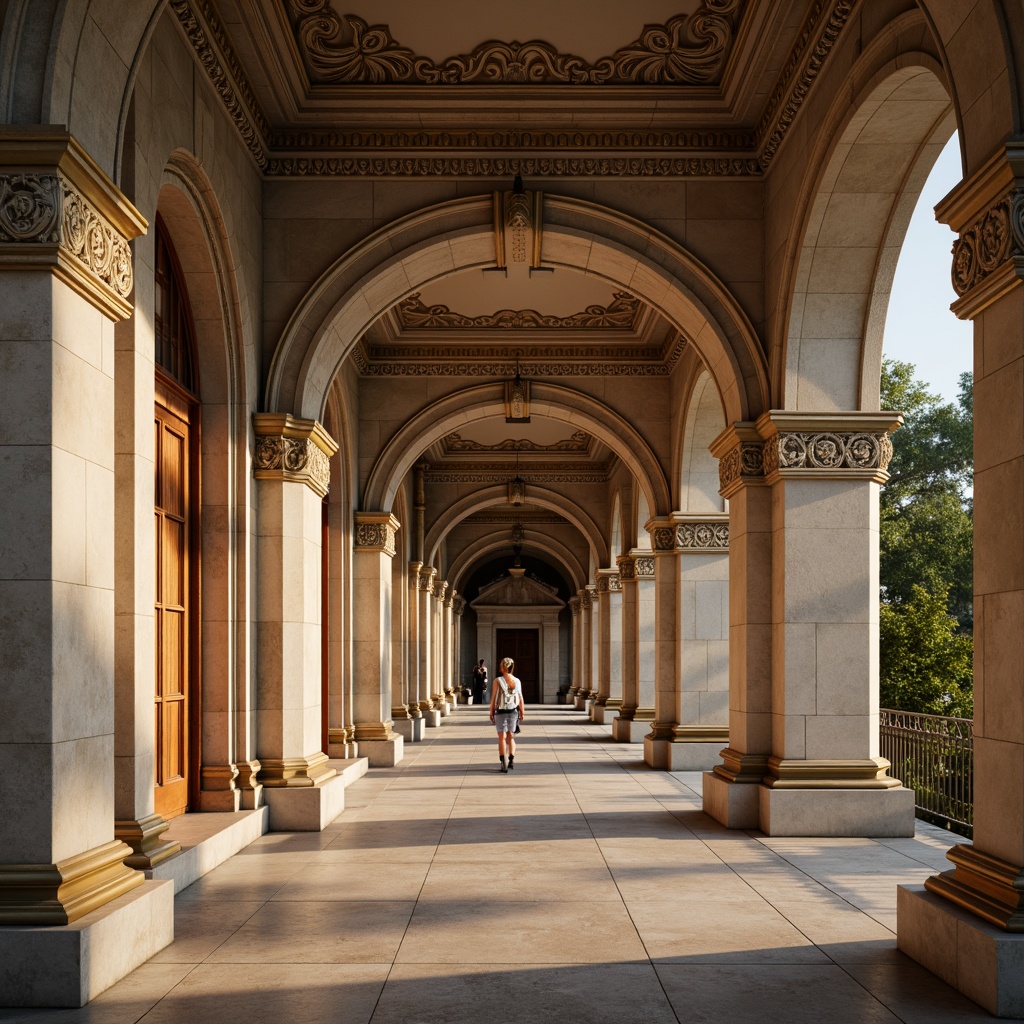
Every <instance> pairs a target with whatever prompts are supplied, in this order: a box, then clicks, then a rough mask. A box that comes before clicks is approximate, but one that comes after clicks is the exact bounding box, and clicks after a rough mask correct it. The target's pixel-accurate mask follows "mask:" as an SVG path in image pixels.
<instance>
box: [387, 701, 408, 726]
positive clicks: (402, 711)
mask: <svg viewBox="0 0 1024 1024" xmlns="http://www.w3.org/2000/svg"><path fill="white" fill-rule="evenodd" d="M410 718H412V715H410V714H409V705H408V704H396V705H394V707H392V709H391V720H392V721H393V722H408V721H409V719H410Z"/></svg>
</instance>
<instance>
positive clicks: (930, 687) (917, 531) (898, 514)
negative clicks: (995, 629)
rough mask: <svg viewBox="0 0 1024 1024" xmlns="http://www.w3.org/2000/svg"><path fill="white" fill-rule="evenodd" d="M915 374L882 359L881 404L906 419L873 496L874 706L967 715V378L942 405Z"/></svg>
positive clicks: (971, 424)
mask: <svg viewBox="0 0 1024 1024" xmlns="http://www.w3.org/2000/svg"><path fill="white" fill-rule="evenodd" d="M915 373H916V369H915V367H914V366H913V365H912V364H910V363H901V362H896V361H894V360H890V359H886V360H884V361H883V363H882V382H881V383H882V408H884V409H898V410H900V411H901V412H902V413H903V415H904V419H905V423H904V426H903V427H901V428H900V429H899V430H897V431H896V432H895V433H894V434H893V437H892V442H893V458H892V462H891V463H890V466H889V473H890V479H889V482H888V483H887V484H886V485H885V487H884V488H883V489H882V496H881V500H880V503H879V519H880V522H879V528H880V533H881V536H880V554H881V563H880V576H881V584H882V594H881V597H882V610H881V622H882V626H881V631H880V660H881V675H882V705H883V706H884V707H891V708H898V709H901V710H905V711H920V712H926V713H933V714H955V715H966V716H969V715H970V713H971V694H972V689H971V648H972V640H971V635H970V634H971V630H972V628H973V625H974V619H973V606H972V591H973V582H972V577H973V564H974V561H973V535H974V525H973V515H972V513H973V508H972V499H971V496H970V486H971V476H972V472H973V434H974V418H973V401H972V379H971V375H970V374H969V373H965V374H962V375H961V377H960V394H959V397H958V401H957V402H956V403H955V404H954V403H943V402H942V401H941V400H940V399H939V398H938V397H936V396H935V395H932V394H930V393H929V392H928V390H927V385H925V384H924V383H922V382H921V381H919V380H917V379H916V377H915ZM964 652H966V654H965V653H964Z"/></svg>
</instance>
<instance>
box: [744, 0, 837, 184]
mask: <svg viewBox="0 0 1024 1024" xmlns="http://www.w3.org/2000/svg"><path fill="white" fill-rule="evenodd" d="M855 2H856V0H838V2H837V0H818V2H817V3H816V4H815V5H814V8H813V9H812V10H811V13H810V14H809V15H808V17H807V19H806V20H805V21H804V26H803V29H802V31H801V33H800V38H799V39H798V40H797V42H796V43H795V44H794V46H793V48H792V50H791V51H790V55H789V61H788V62H787V64H786V66H785V67H784V68H783V70H782V73H781V74H780V75H779V80H778V84H777V85H776V87H775V91H774V92H773V93H772V96H771V99H770V100H769V101H768V105H767V107H766V108H765V112H764V114H763V116H762V117H761V120H760V122H759V124H758V126H757V136H758V139H759V142H760V149H761V160H760V163H761V167H762V168H767V167H768V165H769V164H770V163H771V161H772V158H773V157H774V156H775V154H776V152H777V151H778V148H779V146H780V145H781V144H782V140H783V138H785V136H786V132H788V131H789V129H790V126H791V125H792V124H793V122H794V121H795V120H796V115H797V113H798V112H799V110H800V107H801V106H802V105H803V102H804V99H805V98H806V97H807V94H808V92H810V89H811V86H812V85H813V84H814V82H815V80H816V79H817V77H818V75H819V74H820V73H821V70H822V68H823V67H824V66H825V62H826V61H827V60H828V58H829V55H830V54H831V53H832V48H833V46H834V45H835V42H836V39H838V38H839V33H840V32H841V31H842V29H843V26H844V25H845V24H846V22H847V21H848V20H849V17H850V15H851V14H852V13H853V7H854V4H855ZM823 19H824V20H823Z"/></svg>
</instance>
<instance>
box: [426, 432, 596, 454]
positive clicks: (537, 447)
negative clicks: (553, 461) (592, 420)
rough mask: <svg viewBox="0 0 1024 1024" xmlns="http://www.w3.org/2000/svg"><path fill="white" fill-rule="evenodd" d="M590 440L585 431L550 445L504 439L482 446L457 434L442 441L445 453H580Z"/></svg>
mask: <svg viewBox="0 0 1024 1024" xmlns="http://www.w3.org/2000/svg"><path fill="white" fill-rule="evenodd" d="M591 440H592V438H591V436H590V434H588V433H587V432H586V431H585V430H577V431H574V432H573V434H572V436H571V437H567V438H562V440H560V441H554V442H552V443H551V444H537V442H536V441H531V440H529V439H528V438H515V439H513V438H506V439H505V440H504V441H500V442H498V444H482V443H481V442H480V441H474V440H472V439H471V438H464V437H463V436H462V435H461V434H459V433H454V434H447V435H446V436H445V437H444V438H443V439H442V442H441V443H442V444H443V445H444V450H445V451H446V452H580V453H581V454H586V453H587V452H588V451H589V450H590V442H591Z"/></svg>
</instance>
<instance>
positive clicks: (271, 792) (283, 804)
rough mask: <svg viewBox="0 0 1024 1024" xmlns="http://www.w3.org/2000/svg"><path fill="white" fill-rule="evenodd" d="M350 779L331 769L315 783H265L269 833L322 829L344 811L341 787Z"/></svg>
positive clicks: (343, 789) (264, 792)
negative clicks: (321, 779)
mask: <svg viewBox="0 0 1024 1024" xmlns="http://www.w3.org/2000/svg"><path fill="white" fill-rule="evenodd" d="M351 781H352V779H350V778H347V777H346V776H345V775H343V774H339V773H338V771H337V769H333V770H332V772H331V774H330V775H329V776H327V777H326V778H325V779H324V780H323V781H322V782H319V783H317V784H316V785H315V786H268V787H267V788H266V789H265V790H264V791H263V798H264V800H265V802H266V805H267V807H268V808H269V809H270V826H269V827H270V831H271V832H322V831H323V829H324V828H326V827H327V826H328V825H329V824H330V823H331V822H332V821H334V819H335V818H336V817H337V816H338V815H339V814H341V812H342V811H343V810H345V789H346V787H347V786H348V784H349V782H351Z"/></svg>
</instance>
